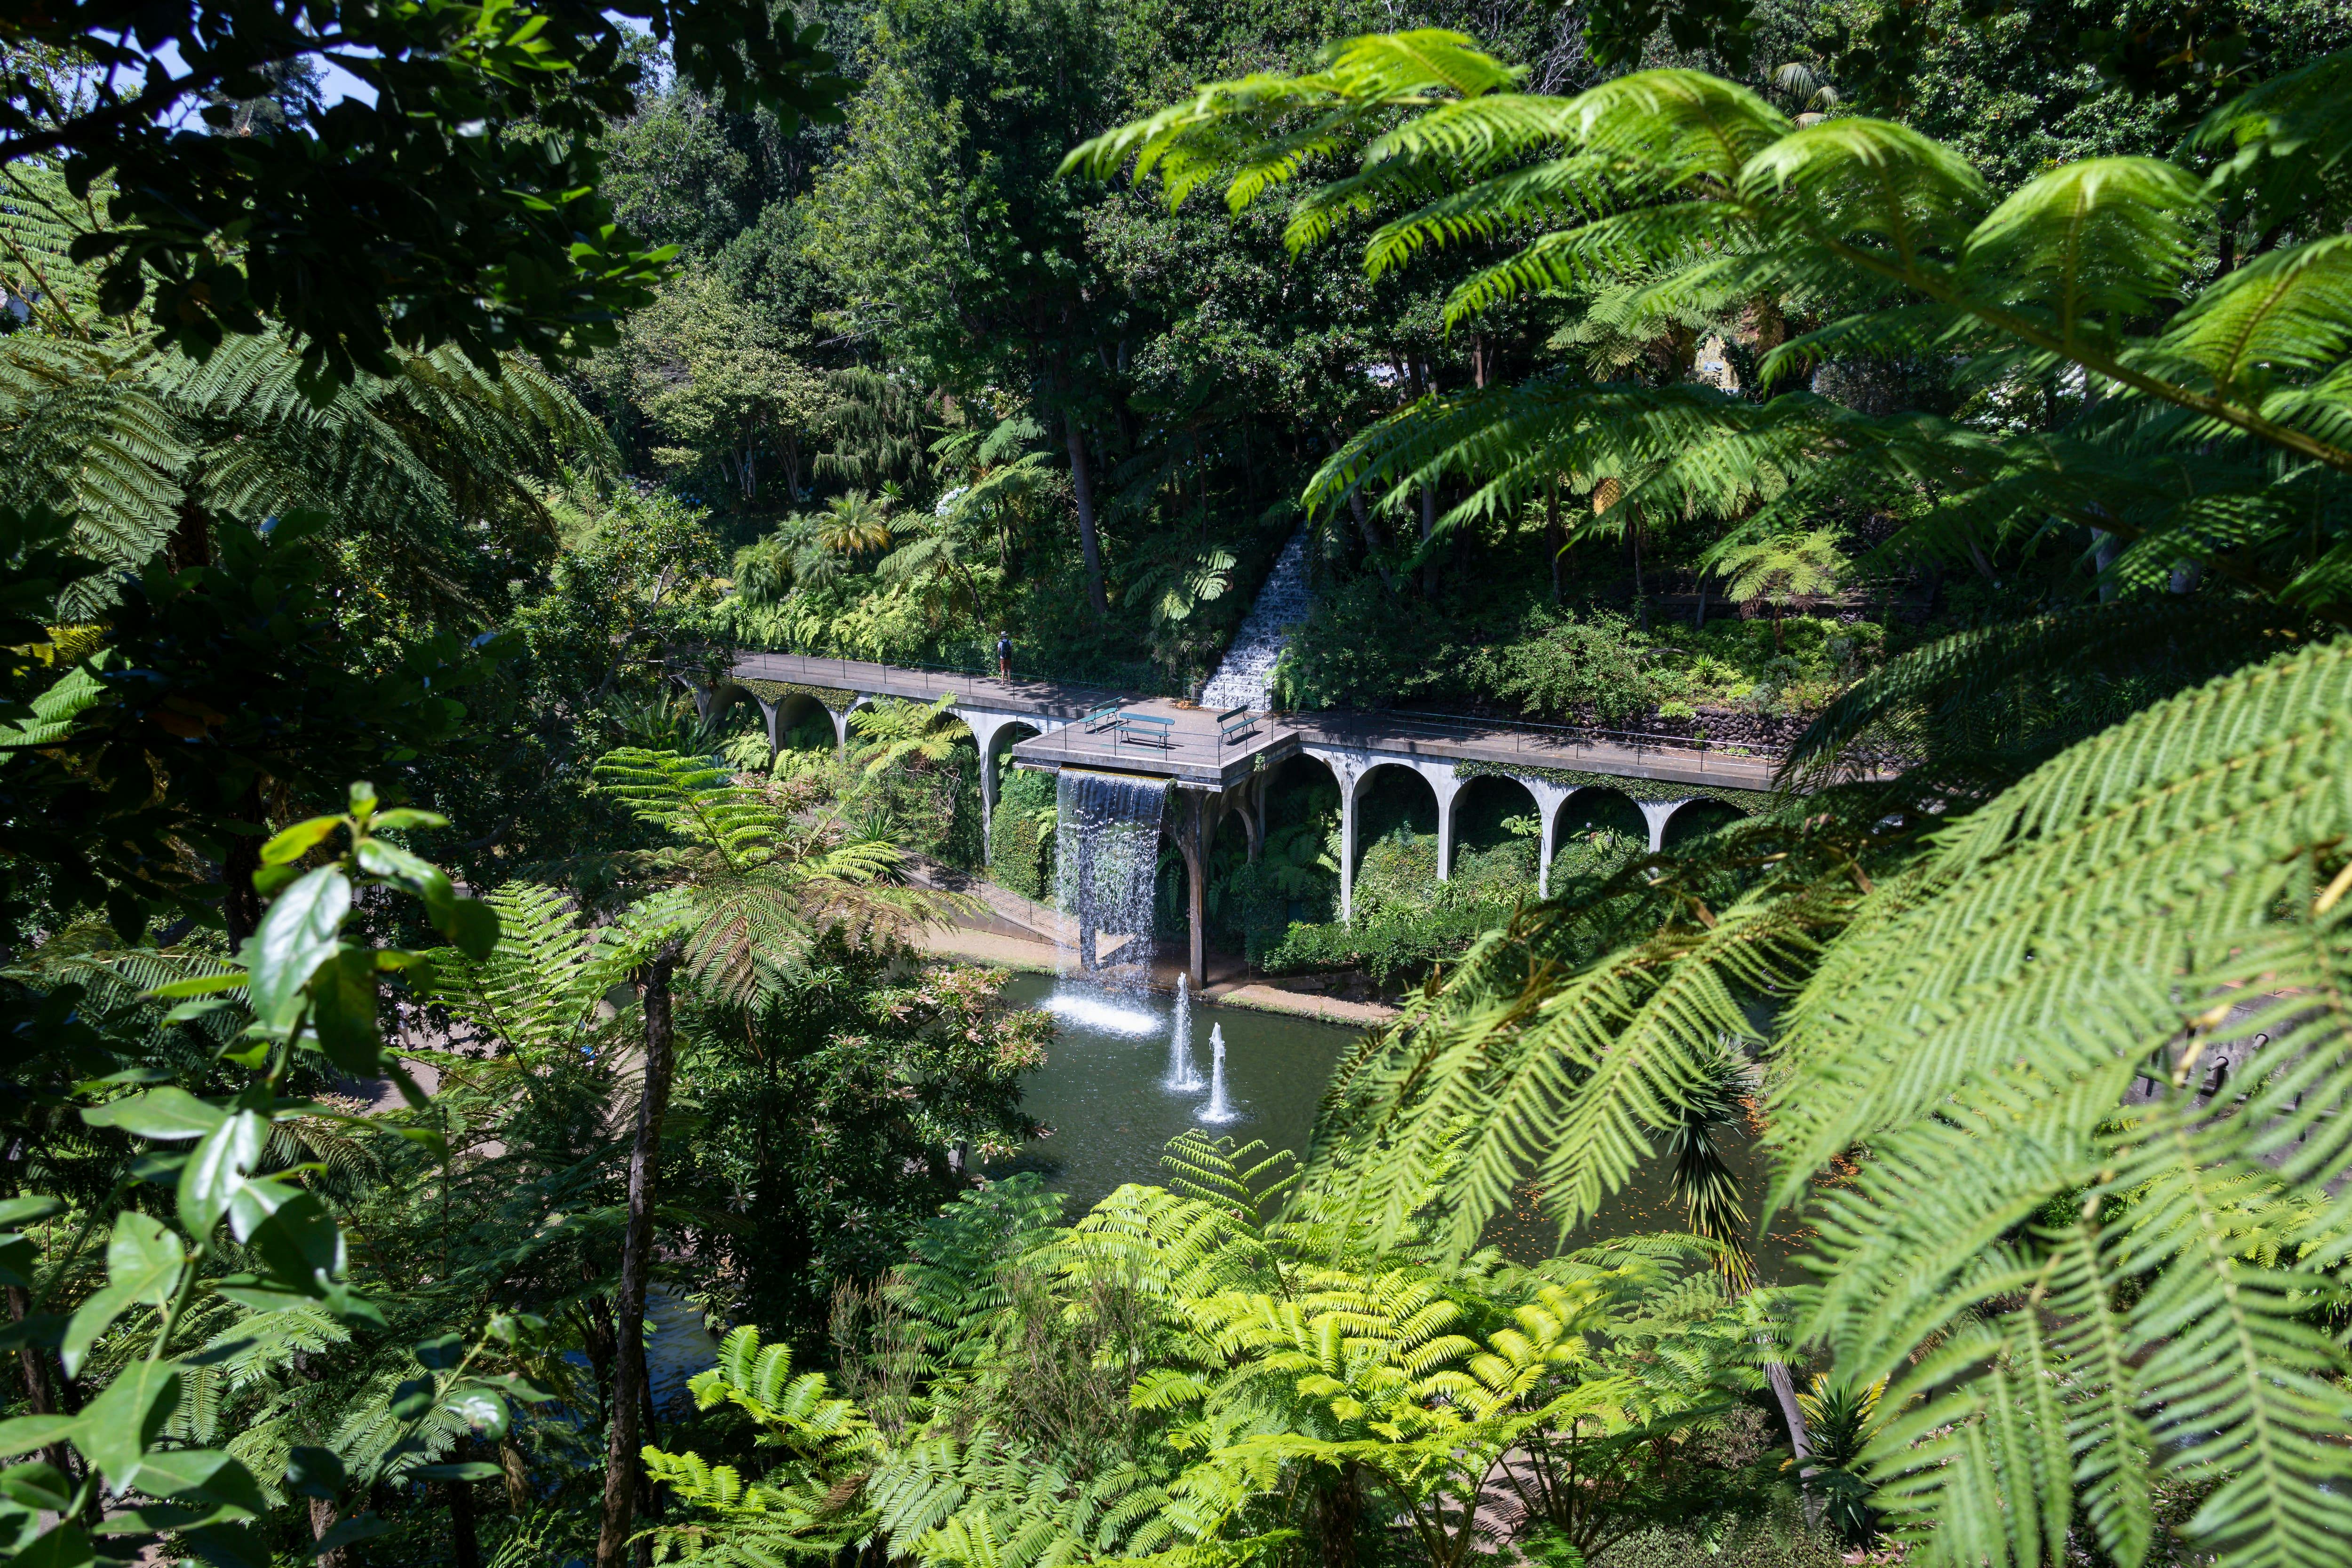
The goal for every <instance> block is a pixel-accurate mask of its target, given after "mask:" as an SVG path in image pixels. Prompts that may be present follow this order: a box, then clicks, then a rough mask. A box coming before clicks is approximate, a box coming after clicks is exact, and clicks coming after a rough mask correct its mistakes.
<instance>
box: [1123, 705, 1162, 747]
mask: <svg viewBox="0 0 2352 1568" xmlns="http://www.w3.org/2000/svg"><path fill="white" fill-rule="evenodd" d="M1118 738H1119V741H1120V744H1122V745H1134V746H1156V747H1159V748H1160V750H1162V751H1167V750H1169V749H1171V748H1172V747H1174V746H1175V744H1176V721H1175V720H1174V719H1172V718H1162V717H1160V716H1159V715H1158V714H1151V713H1123V714H1121V715H1119V716H1118Z"/></svg>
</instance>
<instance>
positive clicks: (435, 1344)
mask: <svg viewBox="0 0 2352 1568" xmlns="http://www.w3.org/2000/svg"><path fill="white" fill-rule="evenodd" d="M411 1354H414V1355H415V1357H416V1364H417V1365H419V1366H424V1367H430V1368H431V1369H432V1370H433V1371H435V1372H446V1371H448V1370H449V1369H450V1368H451V1367H453V1366H455V1365H457V1364H458V1363H459V1362H461V1361H463V1360H465V1359H466V1341H465V1337H464V1336H463V1335H461V1334H453V1333H445V1334H436V1335H435V1336H434V1337H433V1338H431V1339H428V1340H420V1341H419V1342H418V1343H416V1344H415V1345H414V1346H413V1347H411Z"/></svg>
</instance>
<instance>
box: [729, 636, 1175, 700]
mask: <svg viewBox="0 0 2352 1568" xmlns="http://www.w3.org/2000/svg"><path fill="white" fill-rule="evenodd" d="M736 658H737V659H738V660H739V661H740V660H742V659H746V658H759V659H799V660H801V661H803V663H806V662H807V661H810V660H828V661H831V662H833V663H835V664H873V665H875V666H876V667H877V668H879V669H886V670H909V671H923V672H931V673H935V674H943V675H969V676H971V678H973V679H975V680H983V681H992V680H994V679H996V667H995V666H994V665H993V664H989V663H987V662H985V661H977V662H975V663H973V664H969V665H966V664H936V663H932V662H930V661H928V660H923V659H906V660H895V659H894V660H891V661H889V662H887V663H885V662H884V661H882V660H879V659H852V658H849V657H847V656H845V655H844V654H839V653H797V652H794V651H793V650H790V649H771V648H739V649H737V650H736ZM1013 679H1014V680H1015V681H1024V680H1025V681H1034V682H1036V683H1038V684H1039V685H1056V686H1076V687H1078V688H1080V689H1082V690H1085V691H1094V692H1109V693H1112V694H1115V695H1118V696H1122V697H1148V696H1166V695H1169V694H1168V693H1165V692H1156V691H1147V690H1145V689H1143V688H1142V687H1140V686H1134V685H1110V684H1109V683H1108V682H1104V681H1082V680H1076V679H1073V678H1070V677H1066V676H1063V675H1055V674H1042V673H1041V674H1028V675H1024V674H1014V675H1013Z"/></svg>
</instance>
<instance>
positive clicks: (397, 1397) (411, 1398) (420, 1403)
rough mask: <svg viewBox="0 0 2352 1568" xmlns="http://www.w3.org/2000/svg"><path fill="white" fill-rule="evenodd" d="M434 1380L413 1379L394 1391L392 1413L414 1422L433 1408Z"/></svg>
mask: <svg viewBox="0 0 2352 1568" xmlns="http://www.w3.org/2000/svg"><path fill="white" fill-rule="evenodd" d="M433 1388H434V1384H433V1379H431V1378H429V1377H412V1378H409V1379H408V1380H406V1381H405V1382H404V1383H403V1384H401V1385H400V1386H399V1387H397V1388H395V1389H394V1390H393V1391H392V1413H393V1414H394V1416H399V1417H400V1418H401V1419H402V1420H404V1421H414V1420H415V1419H416V1418H417V1417H418V1416H422V1415H424V1414H425V1412H426V1411H427V1410H430V1409H432V1408H433Z"/></svg>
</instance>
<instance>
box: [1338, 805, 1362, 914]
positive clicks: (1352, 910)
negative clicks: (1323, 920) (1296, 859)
mask: <svg viewBox="0 0 2352 1568" xmlns="http://www.w3.org/2000/svg"><path fill="white" fill-rule="evenodd" d="M1359 777H1360V775H1356V774H1352V773H1350V774H1342V775H1341V776H1340V779H1339V924H1340V925H1354V924H1355V923H1356V783H1357V780H1358V779H1359Z"/></svg>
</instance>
